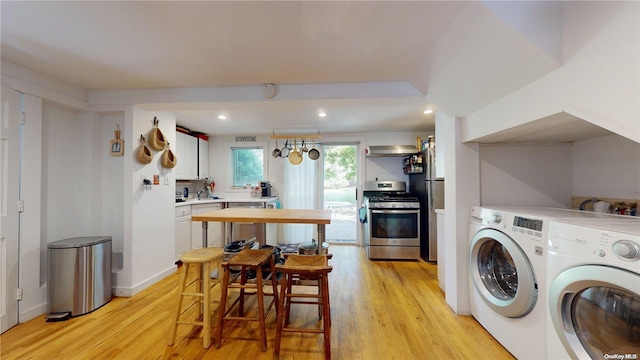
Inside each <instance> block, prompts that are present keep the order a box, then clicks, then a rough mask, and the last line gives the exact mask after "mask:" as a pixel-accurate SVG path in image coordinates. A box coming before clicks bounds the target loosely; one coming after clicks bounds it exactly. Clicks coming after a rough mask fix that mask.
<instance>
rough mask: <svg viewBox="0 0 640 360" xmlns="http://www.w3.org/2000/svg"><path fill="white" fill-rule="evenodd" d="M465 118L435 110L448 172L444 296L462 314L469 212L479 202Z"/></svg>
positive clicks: (475, 154)
mask: <svg viewBox="0 0 640 360" xmlns="http://www.w3.org/2000/svg"><path fill="white" fill-rule="evenodd" d="M462 121H463V119H460V118H451V117H449V116H447V115H446V114H443V113H441V112H438V113H436V124H437V126H438V127H439V129H438V136H440V139H436V143H438V144H441V145H439V146H440V148H443V150H444V153H445V156H444V161H445V164H444V172H445V187H444V191H445V194H444V201H445V212H446V215H445V233H446V241H445V251H444V252H445V258H446V260H445V271H444V272H445V300H446V302H447V304H448V305H449V306H450V307H451V309H452V310H453V311H454V312H455V313H456V314H460V315H468V314H469V312H470V307H469V285H468V284H469V275H468V274H469V261H468V257H467V256H468V255H467V254H468V251H467V249H468V247H469V214H470V213H471V207H472V206H474V205H478V204H479V203H480V176H479V174H480V169H479V149H478V144H463V143H462V141H461V136H462V131H461V127H462Z"/></svg>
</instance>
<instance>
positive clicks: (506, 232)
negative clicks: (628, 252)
mask: <svg viewBox="0 0 640 360" xmlns="http://www.w3.org/2000/svg"><path fill="white" fill-rule="evenodd" d="M609 217H611V215H607V214H597V213H592V212H583V211H575V210H569V209H554V208H515V207H474V208H473V209H472V211H471V221H470V229H469V236H470V242H469V277H470V280H469V286H470V291H469V293H470V308H471V314H472V315H473V316H474V317H475V318H476V320H478V322H479V323H480V324H481V325H482V326H483V327H484V328H485V329H487V331H489V332H490V333H491V335H492V336H493V337H494V338H495V339H496V340H498V341H499V342H500V343H501V344H502V345H503V346H504V347H505V348H506V349H507V350H508V351H509V352H511V353H512V354H513V355H514V356H515V357H516V358H518V359H521V360H522V359H535V360H539V359H545V358H546V357H547V344H546V342H547V335H546V330H547V326H546V318H547V315H546V314H547V293H546V289H547V284H546V272H547V261H546V256H547V254H546V247H547V241H548V228H549V223H550V221H551V220H553V219H558V218H574V219H598V218H609Z"/></svg>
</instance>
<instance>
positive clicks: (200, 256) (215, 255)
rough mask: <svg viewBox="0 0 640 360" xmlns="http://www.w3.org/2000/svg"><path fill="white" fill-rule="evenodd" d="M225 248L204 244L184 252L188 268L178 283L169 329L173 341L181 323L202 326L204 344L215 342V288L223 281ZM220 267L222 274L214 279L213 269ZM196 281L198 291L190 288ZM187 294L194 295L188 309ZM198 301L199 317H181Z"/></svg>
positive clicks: (209, 344)
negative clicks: (193, 274) (191, 272)
mask: <svg viewBox="0 0 640 360" xmlns="http://www.w3.org/2000/svg"><path fill="white" fill-rule="evenodd" d="M223 255H224V250H222V249H220V248H215V247H207V248H200V249H195V250H191V251H187V252H185V253H183V254H182V255H180V261H182V264H183V267H184V269H183V270H182V275H181V276H180V282H179V284H178V290H177V296H176V298H177V299H176V306H175V308H174V310H173V315H172V317H171V329H170V331H169V345H173V344H174V343H175V340H176V330H177V328H178V325H179V324H181V325H194V326H202V347H204V348H208V347H209V346H211V302H212V300H213V299H212V297H211V290H212V289H213V287H214V286H215V285H216V284H219V283H220V282H221V281H220V279H221V274H222V256H223ZM214 268H216V269H217V270H218V275H217V277H216V279H211V270H212V269H214ZM190 269H194V270H195V271H196V278H195V279H194V280H192V281H190V282H189V283H187V277H188V276H187V275H188V274H189V270H190ZM194 284H195V291H187V289H188V288H189V287H190V286H191V285H194ZM184 297H191V298H193V299H194V301H193V302H192V303H190V304H189V305H188V306H187V307H186V308H185V309H184V310H183V309H182V302H183V300H184ZM193 305H195V306H196V308H195V320H191V321H189V320H181V319H180V318H181V315H183V314H184V313H185V312H186V311H187V310H188V309H189V308H191V306H193Z"/></svg>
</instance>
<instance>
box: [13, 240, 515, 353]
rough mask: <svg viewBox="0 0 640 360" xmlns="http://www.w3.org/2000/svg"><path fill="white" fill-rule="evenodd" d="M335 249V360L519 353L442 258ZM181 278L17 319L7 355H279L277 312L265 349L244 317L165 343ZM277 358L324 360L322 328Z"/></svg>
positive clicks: (297, 318)
mask: <svg viewBox="0 0 640 360" xmlns="http://www.w3.org/2000/svg"><path fill="white" fill-rule="evenodd" d="M331 252H332V253H333V254H334V257H333V260H331V263H332V265H333V266H334V269H333V272H332V273H331V274H330V278H329V279H330V280H329V281H330V292H331V294H330V295H331V313H332V332H331V351H332V356H333V358H334V359H349V360H351V359H366V360H371V359H385V360H387V359H402V360H404V359H513V357H512V356H511V355H510V354H509V353H508V352H507V351H506V350H505V349H504V348H503V347H502V346H500V344H499V343H498V342H496V341H495V340H494V339H493V338H492V337H491V336H490V335H489V333H488V332H487V331H485V330H484V329H483V328H482V327H481V326H480V325H479V324H478V323H477V322H476V321H475V320H474V319H473V318H472V317H470V316H456V315H455V314H453V312H452V311H451V309H450V308H449V307H448V306H447V305H446V303H445V301H444V294H443V293H442V291H441V290H440V289H439V288H438V281H437V278H436V275H437V271H436V270H437V269H436V266H435V265H432V264H429V263H426V262H422V261H421V262H407V261H369V260H368V259H367V258H366V257H365V256H364V252H363V251H362V249H361V248H358V247H351V246H332V247H331ZM177 282H178V278H177V275H172V276H170V277H168V278H166V279H165V280H163V281H161V282H159V283H157V284H155V285H153V286H152V287H151V288H149V289H146V290H145V291H143V292H141V293H140V294H138V295H136V296H134V297H131V298H114V299H113V300H112V301H111V302H109V303H108V304H106V305H105V306H103V307H102V308H100V309H98V310H96V311H94V312H92V313H90V314H86V315H83V316H79V317H76V318H72V319H70V320H68V321H64V322H45V320H44V316H42V317H39V318H36V319H34V320H31V321H29V322H27V323H24V324H19V325H18V326H16V327H14V328H12V329H10V330H9V331H7V332H5V333H4V334H2V335H1V336H0V357H1V358H2V359H3V360H5V359H6V360H8V359H273V358H274V355H273V346H274V342H275V311H271V313H270V314H269V316H268V317H267V335H268V349H267V351H266V352H261V351H260V349H259V344H258V342H257V341H255V340H252V339H251V338H257V337H258V334H259V332H258V329H257V323H247V322H241V323H235V324H234V323H231V324H230V325H229V326H225V332H224V340H223V342H222V346H221V347H220V348H219V349H216V348H215V346H213V345H212V346H211V347H210V348H209V349H203V348H202V339H201V338H200V336H199V335H200V330H193V329H192V327H191V326H189V325H181V326H180V327H178V335H177V338H176V344H175V345H173V346H167V336H168V332H169V316H170V313H171V311H172V308H173V305H174V289H175V287H176V284H177ZM267 299H269V298H267ZM251 301H253V300H251ZM296 306H297V307H296ZM216 308H217V305H216ZM216 314H217V313H216ZM291 317H292V322H294V323H303V324H305V325H315V324H317V323H318V322H317V312H316V310H315V308H314V307H312V306H309V305H294V308H293V309H292V314H291ZM523 340H524V339H523ZM280 358H281V359H296V360H305V359H309V360H312V359H323V358H324V357H323V352H322V336H321V335H316V334H285V335H284V336H283V341H282V349H281V355H280Z"/></svg>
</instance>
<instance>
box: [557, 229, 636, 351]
mask: <svg viewBox="0 0 640 360" xmlns="http://www.w3.org/2000/svg"><path fill="white" fill-rule="evenodd" d="M547 261H548V267H547V268H548V272H547V279H548V281H549V289H548V293H549V301H548V303H549V311H548V318H547V328H548V330H547V335H548V338H547V346H548V354H547V358H548V359H589V358H591V359H638V358H640V219H639V218H630V217H627V218H626V219H615V220H590V221H576V220H559V221H553V222H552V223H551V225H550V229H549V248H548V260H547Z"/></svg>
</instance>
